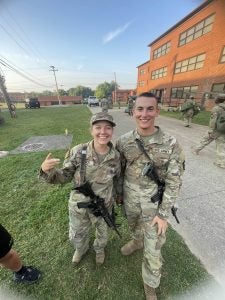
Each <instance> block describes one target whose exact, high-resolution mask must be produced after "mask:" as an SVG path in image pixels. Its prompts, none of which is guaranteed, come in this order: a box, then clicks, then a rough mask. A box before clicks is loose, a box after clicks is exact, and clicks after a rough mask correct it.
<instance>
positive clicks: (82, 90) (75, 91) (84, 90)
mask: <svg viewBox="0 0 225 300" xmlns="http://www.w3.org/2000/svg"><path fill="white" fill-rule="evenodd" d="M67 92H68V95H69V96H82V98H87V97H89V96H93V95H94V91H92V89H90V88H89V87H85V86H82V85H78V86H77V87H75V88H71V89H69V90H68V91H67Z"/></svg>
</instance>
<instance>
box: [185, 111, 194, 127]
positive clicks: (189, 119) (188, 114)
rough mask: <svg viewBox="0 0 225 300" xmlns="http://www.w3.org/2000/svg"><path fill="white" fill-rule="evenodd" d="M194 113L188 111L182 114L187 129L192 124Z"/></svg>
mask: <svg viewBox="0 0 225 300" xmlns="http://www.w3.org/2000/svg"><path fill="white" fill-rule="evenodd" d="M193 116H194V112H193V110H192V109H189V110H188V111H187V112H185V113H183V119H184V126H186V127H188V126H190V125H191V123H192V119H193Z"/></svg>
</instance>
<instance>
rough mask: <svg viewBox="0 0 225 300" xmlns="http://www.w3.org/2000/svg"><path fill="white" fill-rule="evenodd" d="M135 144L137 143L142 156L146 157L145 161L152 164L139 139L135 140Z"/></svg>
mask: <svg viewBox="0 0 225 300" xmlns="http://www.w3.org/2000/svg"><path fill="white" fill-rule="evenodd" d="M135 142H136V143H137V145H138V148H139V149H140V150H141V152H142V153H144V155H145V156H146V157H147V159H148V160H149V161H150V162H152V160H151V158H150V157H149V155H148V153H147V152H146V150H145V148H144V145H143V142H142V141H141V140H139V139H135Z"/></svg>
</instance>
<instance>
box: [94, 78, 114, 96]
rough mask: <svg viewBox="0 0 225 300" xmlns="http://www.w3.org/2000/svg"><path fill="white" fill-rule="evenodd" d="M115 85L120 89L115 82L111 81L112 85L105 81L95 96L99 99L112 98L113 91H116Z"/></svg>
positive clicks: (97, 89) (99, 86)
mask: <svg viewBox="0 0 225 300" xmlns="http://www.w3.org/2000/svg"><path fill="white" fill-rule="evenodd" d="M115 85H116V87H117V88H119V85H118V84H116V83H115V81H111V83H109V82H106V81H105V82H104V83H101V84H99V85H98V86H97V88H96V91H95V96H96V97H97V98H99V99H102V98H108V97H110V96H111V95H112V91H114V90H115Z"/></svg>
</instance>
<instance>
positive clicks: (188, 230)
mask: <svg viewBox="0 0 225 300" xmlns="http://www.w3.org/2000/svg"><path fill="white" fill-rule="evenodd" d="M100 110H101V109H100V108H96V107H95V108H91V111H92V113H96V112H98V111H100ZM109 113H110V114H112V115H113V117H114V120H115V121H116V123H117V124H118V125H117V126H116V128H115V134H114V139H116V138H117V137H118V136H120V135H121V134H124V133H126V132H127V131H129V130H132V129H133V128H135V122H134V120H133V118H132V117H129V116H128V114H126V113H124V108H121V109H120V110H119V109H112V110H109ZM156 124H157V125H159V126H160V127H161V128H162V130H164V131H165V132H168V133H170V134H171V135H173V136H175V137H177V139H178V141H179V143H180V144H181V146H182V148H183V150H184V152H185V156H186V170H185V173H184V175H183V186H182V189H181V193H180V197H179V198H178V201H177V202H178V206H179V210H178V217H179V219H180V222H181V223H180V225H177V224H176V222H175V221H174V219H173V218H171V224H172V226H173V227H174V229H175V230H176V231H177V232H178V233H179V234H180V235H181V236H182V237H183V238H184V240H185V242H186V244H187V245H188V247H189V249H190V250H191V251H192V253H193V254H195V255H196V256H197V257H198V258H199V259H200V260H201V262H202V263H203V265H204V266H205V268H206V269H207V271H208V272H209V273H211V274H212V275H213V276H214V278H215V279H216V280H217V281H218V282H219V283H220V284H221V285H222V286H225V272H224V270H225V201H224V200H225V170H224V169H220V168H218V167H216V166H214V165H213V161H214V157H215V142H213V143H211V144H210V145H208V146H207V147H206V148H205V149H203V150H202V152H200V155H198V156H197V155H194V154H192V152H191V147H192V146H195V145H197V144H198V143H199V141H200V139H201V137H202V136H203V135H204V134H205V133H206V131H207V127H206V126H201V125H195V124H193V125H192V127H191V128H187V127H184V126H183V122H182V121H179V120H176V119H172V118H166V117H161V116H160V117H158V118H157V121H156Z"/></svg>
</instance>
